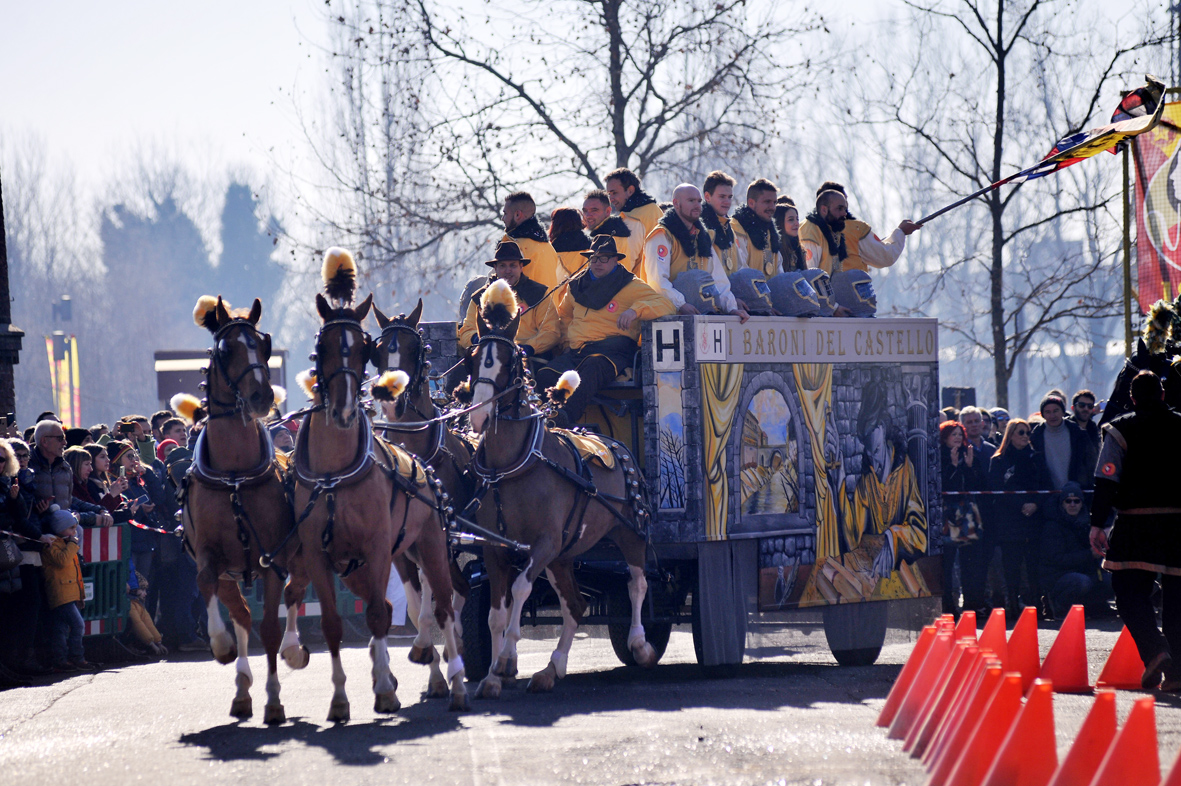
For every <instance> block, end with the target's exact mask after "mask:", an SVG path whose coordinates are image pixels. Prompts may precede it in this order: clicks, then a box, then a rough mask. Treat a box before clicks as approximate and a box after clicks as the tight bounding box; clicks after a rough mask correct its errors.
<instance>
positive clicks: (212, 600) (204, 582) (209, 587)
mask: <svg viewBox="0 0 1181 786" xmlns="http://www.w3.org/2000/svg"><path fill="white" fill-rule="evenodd" d="M217 573H218V572H217V570H215V569H214V568H213V567H212V566H210V565H206V566H205V567H204V568H202V569H201V571H200V572H199V573H197V588H198V589H199V590H200V592H201V598H202V599H203V600H204V601H205V608H206V609H207V610H208V612H209V614H208V616H209V621H208V630H209V646H210V648H211V649H212V650H213V657H214V658H215V659H216V660H217V662H218V663H220V664H222V665H223V666H224V665H225V664H227V663H232V662H233V660H234V658H236V657H238V651H237V649H236V648H235V647H234V637H233V636H231V635H230V633H229V631H228V630H226V623H225V621H224V620H223V619H222V618H221V609H219V608H218V607H217V592H218V579H217Z"/></svg>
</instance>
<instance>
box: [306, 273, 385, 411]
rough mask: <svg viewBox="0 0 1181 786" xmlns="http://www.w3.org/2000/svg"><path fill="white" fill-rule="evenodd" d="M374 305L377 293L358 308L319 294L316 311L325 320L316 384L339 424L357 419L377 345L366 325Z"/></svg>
mask: <svg viewBox="0 0 1181 786" xmlns="http://www.w3.org/2000/svg"><path fill="white" fill-rule="evenodd" d="M372 305H373V295H370V296H369V297H367V298H365V300H363V301H362V302H361V304H360V305H359V306H357V307H356V308H350V307H349V306H340V307H333V306H332V305H330V304H329V303H328V301H327V300H326V299H325V298H324V296H323V295H321V294H319V293H317V294H316V311H317V312H318V313H319V314H320V320H321V322H322V323H323V324H322V325H321V327H320V332H318V333H317V334H316V352H315V354H314V355H313V359H314V360H315V362H316V372H315V374H316V376H315V380H316V388H317V391H318V393H319V397H320V400H321V401H322V402H323V404H324V408H325V410H326V412H327V416H328V421H329V422H330V423H332V424H334V425H335V426H336V427H337V428H341V429H347V428H352V427H353V425H354V424H355V423H356V421H357V412H358V410H360V404H361V385H362V383H363V382H364V381H365V377H366V373H365V365H366V364H367V363H368V362H369V357H370V354H371V353H372V348H373V341H372V339H370V338H369V334H368V333H366V332H365V327H364V322H365V318H366V317H367V316H369V309H370V307H371V306H372Z"/></svg>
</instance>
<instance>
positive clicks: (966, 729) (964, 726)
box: [927, 664, 1003, 779]
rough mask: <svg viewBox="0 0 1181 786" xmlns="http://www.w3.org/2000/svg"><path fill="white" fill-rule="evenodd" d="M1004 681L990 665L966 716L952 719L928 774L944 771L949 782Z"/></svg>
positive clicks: (999, 668) (932, 758) (966, 711)
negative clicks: (985, 711) (958, 760)
mask: <svg viewBox="0 0 1181 786" xmlns="http://www.w3.org/2000/svg"><path fill="white" fill-rule="evenodd" d="M1002 679H1003V672H1002V670H1001V667H1000V666H996V665H993V664H990V665H989V666H988V667H987V668H986V669H985V670H984V673H983V674H981V675H980V681H979V682H978V683H977V684H976V687H975V691H974V693H973V694H972V697H971V700H970V701H969V702H968V703H967V704H966V705H964V713H963V715H961V716H960V717H958V718H953V719H952V723H951V725H949V726H948V730H947V733H946V734H945V735H944V737H943V738H942V739H940V740H939V743H938V747H937V748H935V749H934V750H932V751H931V754H932V755H931V760H930V761H929V762H927V770H928V771H929V772H931V773H932V775H933V774H934V773H935V772H937V771H942V772H943V778H944V779H946V777H947V776H948V775H950V774H951V770H952V769H953V768H954V767H955V763H956V760H957V759H959V756H960V752H961V751H963V749H964V746H965V745H967V744H968V740H970V739H971V737H972V732H973V731H975V729H976V725H977V724H978V723H979V722H980V718H981V716H983V715H984V710H985V709H986V708H987V707H988V703H989V701H991V699H992V696H993V694H994V693H996V689H997V687H998V686H999V685H1000V684H1001V680H1002Z"/></svg>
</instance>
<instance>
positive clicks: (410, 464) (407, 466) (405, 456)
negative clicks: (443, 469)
mask: <svg viewBox="0 0 1181 786" xmlns="http://www.w3.org/2000/svg"><path fill="white" fill-rule="evenodd" d="M373 441H374V442H375V443H376V444H378V445H380V446H381V448H382V449H383V450H384V452H385V454H386V465H387V466H391V467H393V468H394V469H395V470H397V472H398V474H399V475H401V476H402V477H403V478H405V479H406V480H409V481H413V482H414V483H415V485H417V486H418V487H419V488H422V487H423V486H425V485H426V474H425V473H424V472H423V470H422V468H421V467H419V468H418V469H417V470H416V469H415V466H414V464H415V461H416V459H415V458H414V456H413V455H412V454H411V453H410V452H409V451H407V450H406V449H405V448H403V447H401V446H400V445H395V444H393V443H392V442H386V441H385V440H384V439H382V438H381V437H374V439H373Z"/></svg>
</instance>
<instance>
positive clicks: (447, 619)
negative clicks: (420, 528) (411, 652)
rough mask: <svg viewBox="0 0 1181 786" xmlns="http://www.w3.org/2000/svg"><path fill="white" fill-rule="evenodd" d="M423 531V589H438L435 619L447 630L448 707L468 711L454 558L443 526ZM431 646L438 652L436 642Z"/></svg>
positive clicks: (434, 666) (445, 634)
mask: <svg viewBox="0 0 1181 786" xmlns="http://www.w3.org/2000/svg"><path fill="white" fill-rule="evenodd" d="M427 526H428V527H429V526H430V525H429V524H428V525H427ZM423 535H424V537H423V538H421V539H420V540H421V542H422V547H421V548H420V549H419V553H420V554H421V555H422V574H423V590H424V592H432V590H433V589H437V590H438V592H437V593H434V594H435V595H436V598H437V600H436V601H435V623H436V624H438V626H439V629H440V630H441V631H442V632H443V652H444V654H445V655H446V657H447V682H449V683H450V693H451V704H450V706H448V710H450V711H451V712H466V711H467V710H469V709H471V704H470V703H469V701H468V696H467V687H466V686H465V685H464V677H465V669H464V665H463V656H462V655H461V654H460V652H459V637H458V636H457V635H456V632H455V619H456V613H455V609H454V607H453V606H452V605H451V597H452V595H453V593H454V590H453V589H452V586H451V576H450V575H449V570H450V566H449V565H448V563H449V562H450V560H449V558H448V550H447V540H446V536H445V535H444V534H443V532H442V530H438V529H428V530H426V531H424V533H423ZM423 605H424V606H425V605H426V604H425V603H424V604H423ZM431 650H432V652H434V647H433V646H432V647H431ZM438 660H439V656H438V655H437V654H436V655H435V657H434V660H433V661H432V664H431V669H432V672H433V671H434V670H437V669H438ZM446 687H447V683H446V682H445V683H444V688H446Z"/></svg>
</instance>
